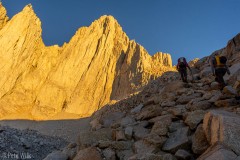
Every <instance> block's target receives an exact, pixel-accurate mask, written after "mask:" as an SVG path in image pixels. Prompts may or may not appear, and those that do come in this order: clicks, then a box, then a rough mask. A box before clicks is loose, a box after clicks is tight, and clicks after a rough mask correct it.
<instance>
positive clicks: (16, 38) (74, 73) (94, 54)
mask: <svg viewBox="0 0 240 160" xmlns="http://www.w3.org/2000/svg"><path fill="white" fill-rule="evenodd" d="M2 7H3V6H2ZM0 35H1V37H2V38H0V47H1V48H2V50H1V51H0V59H1V61H2V62H3V63H2V64H0V67H1V69H0V73H1V74H2V75H4V76H3V77H1V78H0V86H1V90H0V117H6V115H11V114H16V113H22V112H26V113H28V114H29V115H31V117H35V119H46V118H49V117H52V116H54V115H56V114H57V113H60V112H67V113H75V114H79V115H80V116H81V117H85V116H89V115H91V114H92V113H93V112H95V111H96V110H98V109H99V108H101V107H102V106H104V105H105V104H107V103H108V102H110V101H111V100H120V99H123V98H124V97H126V96H127V95H129V94H131V93H134V92H136V91H139V90H141V89H142V88H143V87H144V86H145V85H146V84H147V83H148V82H149V81H150V80H152V79H155V78H156V77H158V76H160V75H161V74H162V73H164V72H165V71H169V70H174V68H172V60H171V56H170V54H165V53H162V52H159V53H156V55H154V56H150V55H149V54H148V52H147V51H146V50H145V49H144V47H143V46H141V45H139V44H138V43H136V42H135V41H133V40H130V39H129V38H128V36H127V35H126V33H125V32H124V31H123V30H122V27H121V26H120V24H119V23H118V22H117V20H116V19H115V18H114V17H113V16H106V15H105V16H102V17H100V18H99V19H98V20H95V21H94V22H93V23H92V24H91V25H90V26H88V27H82V28H79V29H78V30H77V31H76V33H75V35H74V36H73V37H72V38H71V39H70V40H69V42H68V43H65V44H64V45H63V46H61V47H59V46H58V45H53V46H45V44H44V42H43V40H42V28H41V21H40V19H39V18H38V17H37V15H36V14H35V13H34V10H33V8H32V6H31V5H27V6H26V7H24V9H23V10H22V11H21V12H19V13H18V14H16V15H15V16H13V17H12V18H11V19H10V20H9V21H8V22H7V23H6V25H5V26H4V27H3V28H2V29H1V30H0ZM13 99H14V101H12V100H13ZM13 117H14V116H13Z"/></svg>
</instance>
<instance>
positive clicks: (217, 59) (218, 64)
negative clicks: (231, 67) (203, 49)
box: [215, 56, 225, 67]
mask: <svg viewBox="0 0 240 160" xmlns="http://www.w3.org/2000/svg"><path fill="white" fill-rule="evenodd" d="M220 58H221V56H215V60H216V66H217V67H224V66H225V64H224V63H221V61H220Z"/></svg>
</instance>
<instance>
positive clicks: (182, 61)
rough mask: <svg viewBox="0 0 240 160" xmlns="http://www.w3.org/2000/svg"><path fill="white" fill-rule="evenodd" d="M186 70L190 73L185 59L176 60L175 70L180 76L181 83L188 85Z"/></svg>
mask: <svg viewBox="0 0 240 160" xmlns="http://www.w3.org/2000/svg"><path fill="white" fill-rule="evenodd" d="M187 68H188V69H189V70H190V72H192V70H191V68H190V67H189V65H188V63H187V61H186V58H184V57H180V58H179V59H178V64H177V70H178V72H179V73H180V75H181V79H182V81H183V82H185V83H188V80H187Z"/></svg>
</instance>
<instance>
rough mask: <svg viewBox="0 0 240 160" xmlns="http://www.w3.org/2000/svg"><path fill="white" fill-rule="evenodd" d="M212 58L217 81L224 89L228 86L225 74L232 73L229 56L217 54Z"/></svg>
mask: <svg viewBox="0 0 240 160" xmlns="http://www.w3.org/2000/svg"><path fill="white" fill-rule="evenodd" d="M211 60H212V62H211V63H212V65H211V67H212V72H213V76H215V81H216V82H218V83H219V87H220V89H221V90H222V89H223V88H224V87H225V86H226V83H225V81H224V79H223V76H224V75H225V74H226V73H227V74H228V75H229V74H230V71H229V69H228V66H227V58H226V57H225V56H220V55H215V56H214V57H213V58H211Z"/></svg>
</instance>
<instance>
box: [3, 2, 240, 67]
mask: <svg viewBox="0 0 240 160" xmlns="http://www.w3.org/2000/svg"><path fill="white" fill-rule="evenodd" d="M2 3H3V5H4V6H5V7H6V9H7V11H8V16H9V17H12V16H13V15H15V14H16V13H18V12H20V11H21V10H22V9H23V7H24V6H25V5H27V4H29V3H31V4H32V5H33V8H34V11H35V13H36V14H37V16H38V17H39V18H40V19H41V21H42V28H43V40H44V43H45V44H46V45H53V44H58V45H60V46H61V45H62V44H63V43H64V42H68V41H69V40H70V38H71V37H72V36H73V35H74V34H75V32H76V30H77V29H78V28H80V27H81V26H89V25H90V24H91V22H93V21H94V20H96V19H98V18H99V17H100V16H102V15H112V16H114V17H115V18H116V19H117V21H118V22H119V24H120V25H121V26H122V27H123V30H124V31H125V32H126V33H127V35H128V37H129V38H130V39H135V41H136V42H138V43H139V44H141V45H142V46H143V47H144V48H145V49H146V50H147V51H148V52H149V54H151V55H153V54H155V53H156V52H159V51H161V52H165V53H170V54H171V55H172V59H173V63H174V64H175V63H176V60H177V58H178V57H180V56H185V57H186V58H187V60H188V61H189V60H191V59H194V58H197V57H198V58H202V57H204V56H207V55H209V54H211V53H212V52H213V51H215V50H218V49H221V48H223V47H225V46H226V44H227V42H228V40H230V39H231V38H233V37H234V36H235V35H237V34H238V33H240V7H239V6H240V0H2Z"/></svg>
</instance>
